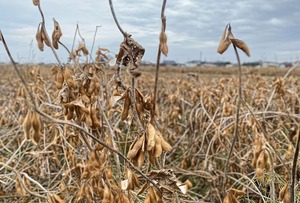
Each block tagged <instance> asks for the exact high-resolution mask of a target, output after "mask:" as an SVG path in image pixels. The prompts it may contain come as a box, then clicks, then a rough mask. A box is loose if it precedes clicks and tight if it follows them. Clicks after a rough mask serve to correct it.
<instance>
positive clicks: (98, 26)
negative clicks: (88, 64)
mask: <svg viewBox="0 0 300 203" xmlns="http://www.w3.org/2000/svg"><path fill="white" fill-rule="evenodd" d="M100 27H102V25H97V26H96V29H95V33H94V38H93V44H92V48H91V52H90V57H91V58H92V54H93V49H94V45H95V40H96V34H97V31H98V28H100Z"/></svg>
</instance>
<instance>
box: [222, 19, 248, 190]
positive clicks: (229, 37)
mask: <svg viewBox="0 0 300 203" xmlns="http://www.w3.org/2000/svg"><path fill="white" fill-rule="evenodd" d="M230 44H232V45H233V48H234V51H235V55H236V58H237V62H238V66H239V72H238V77H239V86H238V87H239V89H238V98H237V110H236V120H235V129H234V139H233V141H232V143H231V147H230V151H229V154H228V158H227V163H226V165H225V170H224V183H223V187H224V191H225V185H226V183H227V170H228V166H229V160H230V157H231V153H232V151H233V148H234V145H235V142H236V141H237V139H238V136H239V135H238V128H239V114H240V106H241V101H242V68H241V62H240V57H239V54H238V51H237V47H238V48H239V49H241V50H242V51H243V52H244V53H245V54H246V55H247V56H250V50H249V48H248V46H247V44H246V43H245V42H244V41H242V40H239V39H235V38H234V36H233V34H232V32H231V26H230V24H228V25H226V27H225V30H224V32H223V35H222V38H221V40H220V43H219V46H218V53H220V54H223V53H224V52H225V51H226V50H227V49H228V47H229V46H230Z"/></svg>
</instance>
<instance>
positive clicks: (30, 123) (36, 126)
mask: <svg viewBox="0 0 300 203" xmlns="http://www.w3.org/2000/svg"><path fill="white" fill-rule="evenodd" d="M31 129H32V131H33V132H32V133H31ZM40 129H41V121H40V118H39V115H38V114H37V112H35V111H28V113H27V115H26V117H25V119H24V121H23V130H24V135H25V138H26V139H27V140H31V141H32V142H33V143H34V144H35V145H38V142H39V141H40Z"/></svg>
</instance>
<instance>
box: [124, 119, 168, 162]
mask: <svg viewBox="0 0 300 203" xmlns="http://www.w3.org/2000/svg"><path fill="white" fill-rule="evenodd" d="M171 150H172V147H171V145H170V144H169V143H168V142H166V141H165V139H164V138H163V137H162V135H161V133H160V132H159V131H158V130H156V129H155V128H154V126H153V125H152V124H151V123H149V124H148V130H147V132H146V133H145V134H143V135H142V136H141V137H140V138H137V139H136V140H135V141H134V142H133V143H132V144H131V145H130V148H129V151H128V154H127V157H128V158H129V159H131V160H132V162H133V163H135V164H137V165H138V167H141V166H142V165H143V163H144V160H145V153H146V152H148V154H149V160H150V162H151V164H153V165H157V158H158V157H160V155H161V154H162V153H163V151H166V152H169V151H171Z"/></svg>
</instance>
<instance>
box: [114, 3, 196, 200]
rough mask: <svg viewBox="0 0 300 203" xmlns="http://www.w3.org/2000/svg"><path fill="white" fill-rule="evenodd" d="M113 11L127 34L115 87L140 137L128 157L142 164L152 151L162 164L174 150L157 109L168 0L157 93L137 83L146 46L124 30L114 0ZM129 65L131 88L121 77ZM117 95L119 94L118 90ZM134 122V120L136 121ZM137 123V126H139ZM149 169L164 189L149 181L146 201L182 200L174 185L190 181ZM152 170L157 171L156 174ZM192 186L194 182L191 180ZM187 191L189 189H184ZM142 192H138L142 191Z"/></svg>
mask: <svg viewBox="0 0 300 203" xmlns="http://www.w3.org/2000/svg"><path fill="white" fill-rule="evenodd" d="M109 3H110V8H111V12H112V15H113V18H114V20H115V23H116V25H117V27H118V29H119V30H120V32H121V33H122V34H123V37H124V41H123V42H122V43H121V44H120V50H119V53H118V55H117V60H116V65H117V72H116V74H115V81H116V85H117V86H116V87H115V89H116V90H117V89H119V88H122V89H123V90H124V92H123V95H122V96H121V98H120V99H119V100H124V105H123V110H122V114H121V119H122V120H126V119H129V115H130V114H129V113H130V112H131V114H132V118H131V119H132V122H131V123H132V124H135V126H136V128H137V133H136V138H135V140H134V141H133V142H132V143H131V145H130V147H129V151H128V153H127V157H128V158H129V159H130V160H131V161H132V162H133V163H134V164H136V165H137V166H138V167H140V168H142V167H143V165H144V162H145V160H146V159H145V158H146V155H148V165H149V163H150V165H152V166H155V167H157V168H159V163H158V158H159V157H161V155H162V153H163V152H170V151H171V150H172V147H171V145H170V144H169V143H168V142H166V141H165V139H164V137H163V135H162V134H161V133H160V131H159V130H158V129H157V128H156V127H155V119H154V117H155V116H156V111H155V102H156V101H155V100H156V96H155V95H156V91H157V81H158V71H159V59H160V53H161V52H162V53H163V54H165V55H167V52H168V48H167V37H166V34H165V29H166V18H165V16H164V10H165V6H166V0H164V1H163V5H162V11H161V20H162V31H161V33H160V44H159V49H158V58H157V69H156V78H155V80H156V83H155V90H154V94H148V96H146V97H145V96H144V95H143V94H142V93H141V91H140V90H139V89H138V88H137V87H136V80H137V79H138V77H139V76H140V75H141V72H140V71H138V68H139V66H140V63H141V60H142V57H143V55H144V52H145V50H144V48H143V47H142V46H141V45H140V44H138V43H137V42H136V41H135V40H134V39H133V38H132V36H131V35H130V34H128V33H126V32H124V31H123V29H122V28H121V26H120V25H119V22H118V20H117V17H116V14H115V12H114V8H113V3H112V0H109ZM122 67H125V68H126V70H127V73H128V74H129V76H130V77H131V88H127V87H126V86H125V85H124V83H123V81H122V80H121V76H120V73H121V68H122ZM115 95H116V96H117V95H119V94H115ZM133 122H134V123H133ZM135 126H133V127H135ZM147 172H149V173H150V178H152V179H154V181H155V182H157V185H158V186H159V188H160V190H159V191H156V189H155V188H153V186H150V185H149V183H145V184H144V186H142V189H141V191H140V192H139V193H141V192H143V191H144V190H146V189H147V191H148V192H147V196H146V199H145V202H161V201H163V202H174V201H178V196H177V194H176V192H174V189H179V190H181V189H182V187H180V186H183V187H184V188H185V187H187V185H186V184H187V183H184V184H182V183H179V181H178V180H177V179H176V177H175V176H174V172H173V171H172V170H168V172H165V169H162V170H159V171H156V172H155V173H154V171H152V170H151V168H150V166H148V168H147ZM151 174H156V175H155V176H152V175H151ZM130 182H132V181H130V178H128V179H126V180H125V181H123V182H122V183H123V185H124V188H127V189H128V188H131V187H130V186H129V183H130ZM189 187H190V184H189ZM181 191H183V192H184V193H186V192H187V189H184V190H181ZM139 193H138V194H139Z"/></svg>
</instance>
